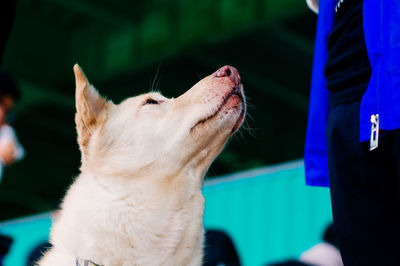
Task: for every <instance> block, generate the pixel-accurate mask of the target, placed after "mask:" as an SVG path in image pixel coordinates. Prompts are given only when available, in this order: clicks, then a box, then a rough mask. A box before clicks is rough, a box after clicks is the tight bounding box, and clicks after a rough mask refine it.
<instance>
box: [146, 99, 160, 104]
mask: <svg viewBox="0 0 400 266" xmlns="http://www.w3.org/2000/svg"><path fill="white" fill-rule="evenodd" d="M146 104H158V102H157V101H156V100H153V99H147V100H146V101H145V102H144V104H143V105H146Z"/></svg>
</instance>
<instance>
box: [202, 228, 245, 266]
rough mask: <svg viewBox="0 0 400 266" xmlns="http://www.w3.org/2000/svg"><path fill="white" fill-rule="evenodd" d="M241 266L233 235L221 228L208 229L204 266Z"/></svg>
mask: <svg viewBox="0 0 400 266" xmlns="http://www.w3.org/2000/svg"><path fill="white" fill-rule="evenodd" d="M223 265H226V266H239V265H240V259H239V254H238V253H237V251H236V247H235V244H234V243H233V241H232V239H231V237H230V236H229V235H228V234H227V233H225V232H224V231H221V230H212V229H207V230H206V234H205V243H204V259H203V266H223Z"/></svg>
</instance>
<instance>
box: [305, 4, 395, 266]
mask: <svg viewBox="0 0 400 266" xmlns="http://www.w3.org/2000/svg"><path fill="white" fill-rule="evenodd" d="M307 2H308V4H309V6H310V7H311V8H312V9H313V10H314V11H316V12H318V26H317V34H316V41H315V51H314V64H313V75H312V84H311V95H310V103H309V115H308V126H307V139H306V148H305V167H306V182H307V184H308V185H315V186H330V192H331V201H332V212H333V220H334V226H335V232H336V234H337V239H338V243H339V248H340V252H341V255H342V258H343V262H344V265H399V264H400V252H399V250H400V242H399V241H398V240H399V236H400V192H399V175H400V131H399V128H400V53H399V51H400V49H399V48H400V1H398V0H384V1H379V0H365V1H362V0H339V1H338V0H324V1H322V0H321V1H318V0H307Z"/></svg>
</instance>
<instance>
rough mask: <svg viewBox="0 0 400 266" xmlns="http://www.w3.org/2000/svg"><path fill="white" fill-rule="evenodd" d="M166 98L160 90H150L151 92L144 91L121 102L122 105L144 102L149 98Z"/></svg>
mask: <svg viewBox="0 0 400 266" xmlns="http://www.w3.org/2000/svg"><path fill="white" fill-rule="evenodd" d="M151 99H152V100H156V101H157V100H166V99H167V98H166V97H164V96H163V95H162V94H161V93H159V92H149V93H144V94H141V95H138V96H132V97H129V98H127V99H125V100H124V101H122V102H121V105H125V104H144V103H145V102H146V101H147V100H151Z"/></svg>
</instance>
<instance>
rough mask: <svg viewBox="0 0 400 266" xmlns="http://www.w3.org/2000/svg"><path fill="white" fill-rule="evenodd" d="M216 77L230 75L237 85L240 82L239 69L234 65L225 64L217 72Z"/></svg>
mask: <svg viewBox="0 0 400 266" xmlns="http://www.w3.org/2000/svg"><path fill="white" fill-rule="evenodd" d="M215 76H216V77H229V78H230V79H231V80H232V81H233V82H234V83H235V85H239V84H240V75H239V71H238V70H237V69H236V68H234V67H233V66H223V67H221V68H220V69H218V70H217V72H215Z"/></svg>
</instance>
